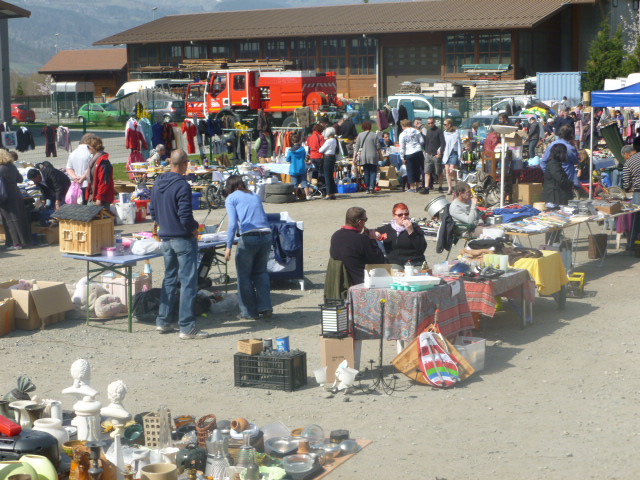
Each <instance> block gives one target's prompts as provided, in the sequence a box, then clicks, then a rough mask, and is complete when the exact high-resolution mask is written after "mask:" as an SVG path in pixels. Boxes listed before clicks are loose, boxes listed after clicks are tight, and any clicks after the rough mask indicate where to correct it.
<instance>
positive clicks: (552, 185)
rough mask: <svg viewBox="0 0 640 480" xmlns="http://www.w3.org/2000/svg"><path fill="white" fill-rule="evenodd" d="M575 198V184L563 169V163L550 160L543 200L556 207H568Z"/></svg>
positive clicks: (545, 177) (543, 189)
mask: <svg viewBox="0 0 640 480" xmlns="http://www.w3.org/2000/svg"><path fill="white" fill-rule="evenodd" d="M572 198H573V182H572V181H571V180H570V179H569V177H568V176H567V172H565V171H564V168H562V163H560V162H558V161H554V160H550V161H549V162H548V163H547V168H546V170H545V171H544V185H543V187H542V200H543V201H544V202H547V203H553V204H555V205H567V204H568V203H569V200H571V199H572Z"/></svg>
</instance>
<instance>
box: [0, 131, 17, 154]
mask: <svg viewBox="0 0 640 480" xmlns="http://www.w3.org/2000/svg"><path fill="white" fill-rule="evenodd" d="M2 145H4V148H6V149H7V150H9V149H10V148H16V147H17V146H18V133H17V132H2Z"/></svg>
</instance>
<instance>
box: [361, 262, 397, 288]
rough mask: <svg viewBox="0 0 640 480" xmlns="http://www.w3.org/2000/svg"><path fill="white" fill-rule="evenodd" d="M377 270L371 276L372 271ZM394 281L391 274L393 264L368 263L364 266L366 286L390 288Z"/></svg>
mask: <svg viewBox="0 0 640 480" xmlns="http://www.w3.org/2000/svg"><path fill="white" fill-rule="evenodd" d="M372 271H373V272H375V275H374V276H371V272H372ZM392 283H393V277H392V276H391V265H390V264H388V263H384V264H382V263H381V264H368V265H365V267H364V286H365V287H366V288H389V287H390V286H391V284H392Z"/></svg>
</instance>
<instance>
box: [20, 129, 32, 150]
mask: <svg viewBox="0 0 640 480" xmlns="http://www.w3.org/2000/svg"><path fill="white" fill-rule="evenodd" d="M16 132H17V137H18V145H16V150H18V151H19V152H26V151H27V150H35V148H36V142H35V140H34V139H33V134H32V133H31V130H29V129H28V128H27V127H20V128H19V129H18V130H17V131H16Z"/></svg>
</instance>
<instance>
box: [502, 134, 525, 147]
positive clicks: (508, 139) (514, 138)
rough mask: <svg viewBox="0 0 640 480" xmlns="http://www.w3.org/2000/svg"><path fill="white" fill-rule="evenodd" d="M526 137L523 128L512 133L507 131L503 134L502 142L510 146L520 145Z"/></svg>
mask: <svg viewBox="0 0 640 480" xmlns="http://www.w3.org/2000/svg"><path fill="white" fill-rule="evenodd" d="M525 138H527V134H526V133H525V132H524V130H518V131H516V132H513V133H508V134H506V135H505V136H504V142H505V143H506V144H507V145H509V146H510V147H520V146H522V143H523V141H524V139H525Z"/></svg>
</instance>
